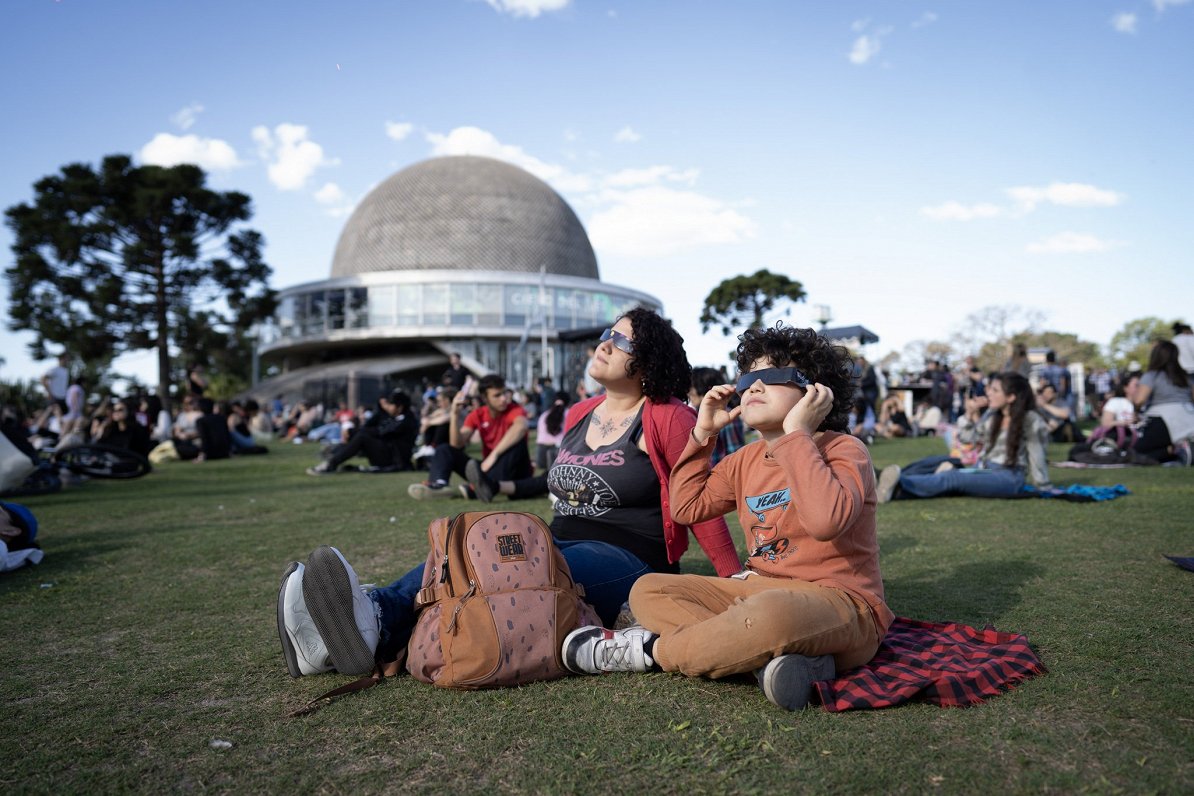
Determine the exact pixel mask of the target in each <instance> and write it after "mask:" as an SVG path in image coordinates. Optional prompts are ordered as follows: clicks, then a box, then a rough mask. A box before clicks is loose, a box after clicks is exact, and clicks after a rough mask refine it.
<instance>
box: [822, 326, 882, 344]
mask: <svg viewBox="0 0 1194 796" xmlns="http://www.w3.org/2000/svg"><path fill="white" fill-rule="evenodd" d="M819 334H820V335H821V336H822V337H825V338H827V339H828V340H829V341H830V342H831V343H836V344H837V345H844V346H848V347H855V348H856V347H858V346H862V345H868V344H870V343H877V342H879V335H877V334H875V333H874V332H872V331H871V330H870V329H868V328H866V327H865V326H838V327H836V328H834V329H822V330H821V331H820V332H819Z"/></svg>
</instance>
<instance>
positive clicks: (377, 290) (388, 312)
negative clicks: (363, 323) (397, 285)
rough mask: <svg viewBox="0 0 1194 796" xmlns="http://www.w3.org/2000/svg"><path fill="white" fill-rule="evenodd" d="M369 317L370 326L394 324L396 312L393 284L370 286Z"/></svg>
mask: <svg viewBox="0 0 1194 796" xmlns="http://www.w3.org/2000/svg"><path fill="white" fill-rule="evenodd" d="M368 318H369V325H370V326H393V325H394V323H395V313H394V286H393V285H379V286H378V287H371V288H369V312H368Z"/></svg>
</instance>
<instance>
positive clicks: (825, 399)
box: [562, 326, 893, 710]
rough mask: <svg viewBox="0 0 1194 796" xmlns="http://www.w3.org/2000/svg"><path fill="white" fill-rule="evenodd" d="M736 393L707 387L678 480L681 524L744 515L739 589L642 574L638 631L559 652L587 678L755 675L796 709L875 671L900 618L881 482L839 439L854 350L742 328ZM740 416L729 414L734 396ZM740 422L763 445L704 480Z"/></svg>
mask: <svg viewBox="0 0 1194 796" xmlns="http://www.w3.org/2000/svg"><path fill="white" fill-rule="evenodd" d="M739 340H740V342H739V344H738V351H737V359H738V368H739V371H740V372H741V374H742V375H741V376H740V377H739V378H738V382H737V385H730V384H723V385H720V386H717V387H714V388H712V389H711V390H709V391H708V392H707V393H706V394H705V397H704V399H702V401H701V405H700V408H699V410H698V416H697V423H696V426H695V428H694V429H693V431H692V434H691V438H690V440H689V441H688V445H687V447H686V448H685V450H684V453H683V454H682V455H681V457H680V460H679V461H678V462H677V463H676V465H675V467H674V468H673V469H672V500H673V503H672V511H673V513H674V514H675V515H676V516H677V517H678V518H681V519H682V520H683V521H685V522H696V521H700V520H705V519H708V518H710V517H718V516H721V515H723V514H726V513H727V512H729V511H731V510H733V509H734V508H737V510H738V519H739V521H740V522H741V524H742V527H743V528H744V529H748V530H747V531H746V536H747V539H746V542H747V548H748V549H749V550H750V556H749V558H748V560H747V564H746V568H745V569H744V570H742V571H741V572H740V573H738V574H737V575H735V576H733V577H732V578H726V579H719V578H712V577H705V576H699V575H666V574H649V575H644V576H643V577H642V578H640V579H639V580H638V581H637V582H636V583H635V584H634V587H633V588H632V589H631V592H630V608H631V611H632V612H633V613H634V616H635V618H636V620H637V621H638V622H639V623H641V624H640V626H637V627H632V628H628V629H626V630H617V631H611V630H606V629H604V628H601V627H592V626H591V627H584V628H580V629H579V630H576V631H573V632H572V633H571V634H570V635H569V636H568V637H567V639H566V640H565V642H564V646H563V649H562V658H563V660H564V664H565V666H567V667H568V668H569V669H570V670H571V671H573V672H576V673H578V674H598V673H601V672H613V671H623V672H645V671H650V670H654V669H661V670H663V671H668V672H681V673H683V674H686V675H689V676H691V677H698V676H699V677H711V678H723V677H729V676H730V675H736V674H743V673H750V672H753V673H754V674H755V677H756V678H757V680H758V682H759V685H760V686H761V687H762V689H763V693H764V694H765V695H766V697H767V698H768V699H769V700H770V701H771V702H773V703H774V704H776V705H778V706H780V707H783V708H787V709H789V710H797V709H799V708H802V707H804V706H805V704H807V702H808V700H809V697H810V694H811V690H812V684H813V683H814V682H815V681H817V680H826V679H831V678H832V677H834V675H835V671H839V670H846V669H851V668H853V667H856V666H860V665H862V664H865V663H867V662H868V661H870V659H871V658H872V657H873V656H874V654H875V652H876V651H877V650H878V648H879V642H880V641H881V640H882V639H883V636H884V635H885V634H886V632H887V628H888V626H889V625H890V624H891V621H892V619H893V615H892V612H891V611H890V610H889V609H888V607H887V605H886V604H885V603H884V599H883V580H882V577H881V576H880V573H879V543H878V539H877V537H876V534H875V471H874V466H873V465H872V464H871V457H870V454H869V453H868V452H867V448H866V445H864V444H863V442H862V441H861V440H860V439H858V438H857V437H853V436H851V435H850V434H848V433H846V418H847V415H848V414H849V411H850V399H851V396H852V394H853V385H852V383H851V361H850V356H849V354H848V352H847V351H846V350H845V349H843V348H840V347H837V346H833V345H831V344H830V343H829V342H828V341H827V340H825V338H823V337H820V336H819V335H817V334H816V332H814V331H813V330H812V329H795V328H792V327H783V326H778V327H776V328H772V329H748V330H747V331H746V332H745V333H743V334H742V335H741V336H740V337H739ZM735 392H737V393H739V394H740V395H741V396H742V404H741V406H740V407H739V408H735V409H732V410H727V409H726V405H727V402H728V401H729V399H730V397H731V396H732V395H733V394H734V393H735ZM739 414H740V415H741V417H742V419H743V421H744V422H745V423H746V425H748V426H751V427H752V428H754V429H756V430H757V431H758V432H759V434H760V435H761V436H762V439H761V440H759V441H757V442H754V443H751V444H750V445H747V446H745V447H744V448H742V449H741V450H739V451H737V452H736V453H733V454H731V455H730V456H728V457H726V458H725V459H724V460H722V461H721V462H719V463H718V464H717V465H716V466H715V467H713V468H712V470H710V468H709V456H710V454H711V452H712V450H713V445H712V441H713V440H714V439H715V438H716V437H717V434H718V432H719V431H720V430H721V429H722V428H724V427H725V426H726V425H727V424H728V423H730V422H731V421H732V420H733V419H734V418H735V417H738V416H739Z"/></svg>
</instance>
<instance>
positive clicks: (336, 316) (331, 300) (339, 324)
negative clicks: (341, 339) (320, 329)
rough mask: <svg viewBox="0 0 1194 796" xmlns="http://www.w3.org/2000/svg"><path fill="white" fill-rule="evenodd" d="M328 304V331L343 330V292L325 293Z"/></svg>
mask: <svg viewBox="0 0 1194 796" xmlns="http://www.w3.org/2000/svg"><path fill="white" fill-rule="evenodd" d="M327 302H328V310H327V312H328V329H343V328H344V291H343V290H329V291H328V292H327Z"/></svg>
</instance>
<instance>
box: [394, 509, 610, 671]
mask: <svg viewBox="0 0 1194 796" xmlns="http://www.w3.org/2000/svg"><path fill="white" fill-rule="evenodd" d="M427 536H428V539H429V540H430V542H431V551H430V553H429V554H428V556H427V565H426V567H425V568H424V574H423V588H422V590H421V591H420V592H419V594H418V596H417V597H416V600H415V607H416V610H418V611H419V617H418V620H417V622H416V624H415V629H414V632H413V633H412V635H411V639H410V643H409V644H408V645H407V647H406V668H407V670H408V671H409V672H410V673H411V674H412V675H413V676H414V677H415V678H416V679H418V680H422V681H423V682H426V683H431V684H433V685H437V686H440V687H443V688H467V689H472V688H488V687H493V686H509V685H519V684H521V683H529V682H533V681H536V680H552V679H555V678H557V677H562V676H564V675H565V674H567V670H566V669H565V668H564V665H563V662H562V661H561V660H560V647H561V646H562V645H563V643H564V638H565V637H566V636H567V635H568V634H569V633H570V632H572V631H573V630H575V629H576V628H577V627H579V626H581V625H588V624H594V625H599V624H601V620H600V619H598V618H597V614H596V612H595V611H594V610H593V609H592V608H591V607H590V606H589V605H588V604H587V603H585V602H584V599H583V597H584V587H583V586H581V585H580V584H578V583H575V582H573V580H572V574H571V572H570V571H569V570H568V562H567V561H565V560H564V556H563V554H562V553H560V551H559V550H558V549H557V548H556V546H555V543H554V542H553V541H552V537H551V530H550V529H549V528H548V527H547V524H546V523H545V522H544V521H543V520H542V519H541V518H540V517H538V516H536V515H534V514H524V513H522V512H514V511H497V512H482V511H468V512H464V513H462V514H457V515H456V516H455V517H453V518H452V519H450V520H449V519H447V518H440V519H437V520H435V521H433V522H432V523H431V525H430V527H428V529H427Z"/></svg>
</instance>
